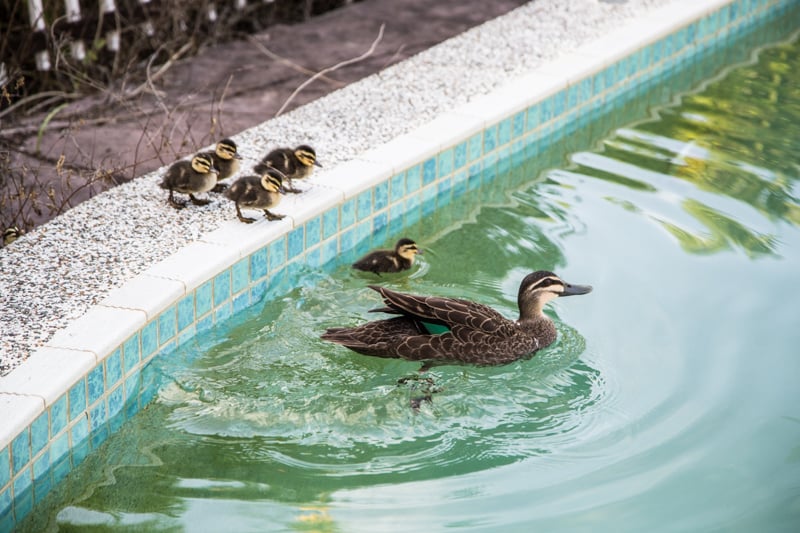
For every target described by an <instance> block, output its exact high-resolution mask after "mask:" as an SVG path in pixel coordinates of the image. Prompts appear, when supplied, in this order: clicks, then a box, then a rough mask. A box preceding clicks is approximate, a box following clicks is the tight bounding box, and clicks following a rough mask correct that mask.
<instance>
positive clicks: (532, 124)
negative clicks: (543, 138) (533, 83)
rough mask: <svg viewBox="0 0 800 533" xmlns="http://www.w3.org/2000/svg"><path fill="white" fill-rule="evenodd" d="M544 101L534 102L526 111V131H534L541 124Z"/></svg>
mask: <svg viewBox="0 0 800 533" xmlns="http://www.w3.org/2000/svg"><path fill="white" fill-rule="evenodd" d="M541 112H542V103H541V102H539V103H536V104H533V105H532V106H530V107H529V108H528V110H527V111H526V112H525V131H526V132H529V131H533V130H535V129H536V128H537V127H539V124H541V120H542V118H541Z"/></svg>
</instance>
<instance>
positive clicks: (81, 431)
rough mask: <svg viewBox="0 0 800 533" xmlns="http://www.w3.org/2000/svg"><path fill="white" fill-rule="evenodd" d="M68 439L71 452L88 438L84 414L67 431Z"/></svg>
mask: <svg viewBox="0 0 800 533" xmlns="http://www.w3.org/2000/svg"><path fill="white" fill-rule="evenodd" d="M69 434H70V438H71V439H72V449H73V452H74V450H75V447H76V446H77V445H78V444H80V443H81V442H83V441H85V440H86V437H88V436H89V419H88V418H87V417H86V415H85V414H84V415H83V416H81V417H79V418H78V420H77V421H76V422H75V424H74V425H73V426H72V427H71V428H70V429H69Z"/></svg>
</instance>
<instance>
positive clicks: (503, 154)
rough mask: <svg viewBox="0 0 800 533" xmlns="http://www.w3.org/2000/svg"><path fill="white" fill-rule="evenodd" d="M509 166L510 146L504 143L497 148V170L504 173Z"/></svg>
mask: <svg viewBox="0 0 800 533" xmlns="http://www.w3.org/2000/svg"><path fill="white" fill-rule="evenodd" d="M510 168H511V147H510V146H508V145H505V146H504V147H503V148H500V149H499V150H497V172H498V173H500V174H505V173H506V172H508V171H509V169H510Z"/></svg>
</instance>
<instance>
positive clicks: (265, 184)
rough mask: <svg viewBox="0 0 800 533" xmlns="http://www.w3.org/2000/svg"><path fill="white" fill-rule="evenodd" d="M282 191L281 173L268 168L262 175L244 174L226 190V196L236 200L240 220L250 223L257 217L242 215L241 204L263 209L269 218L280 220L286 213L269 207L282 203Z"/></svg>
mask: <svg viewBox="0 0 800 533" xmlns="http://www.w3.org/2000/svg"><path fill="white" fill-rule="evenodd" d="M281 192H283V185H282V181H281V175H280V173H279V172H277V171H276V170H275V169H271V168H268V169H267V170H266V172H265V173H264V175H263V176H261V177H259V176H244V177H241V178H239V179H238V180H236V181H235V182H233V185H231V186H230V187H229V188H228V190H227V191H225V196H227V197H228V198H229V199H231V200H233V201H234V203H235V205H236V216H237V217H238V218H239V220H241V221H242V222H244V223H246V224H250V223H252V222H255V221H256V219H254V218H248V217H245V216H242V211H241V210H240V208H239V206H240V205H241V206H242V207H249V208H252V209H263V210H264V214H265V215H266V216H267V219H268V220H280V219H282V218H283V217H284V216H285V215H276V214H275V213H270V212H269V208H271V207H275V206H276V205H278V204H279V203H280V201H281Z"/></svg>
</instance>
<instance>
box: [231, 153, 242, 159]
mask: <svg viewBox="0 0 800 533" xmlns="http://www.w3.org/2000/svg"><path fill="white" fill-rule="evenodd" d="M233 158H234V159H241V158H242V156H240V155H239V154H233Z"/></svg>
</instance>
